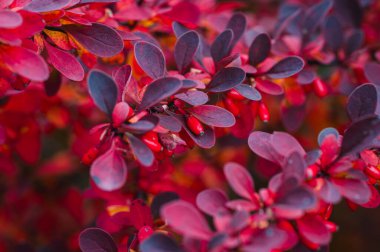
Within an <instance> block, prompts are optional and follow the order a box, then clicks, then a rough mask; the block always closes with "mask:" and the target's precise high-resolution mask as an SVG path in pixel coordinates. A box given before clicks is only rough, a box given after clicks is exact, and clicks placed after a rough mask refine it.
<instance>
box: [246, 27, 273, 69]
mask: <svg viewBox="0 0 380 252" xmlns="http://www.w3.org/2000/svg"><path fill="white" fill-rule="evenodd" d="M270 49H271V41H270V38H269V36H268V35H267V34H265V33H261V34H259V35H257V36H256V37H255V39H254V40H253V41H252V44H251V46H250V47H249V51H248V56H249V64H251V65H253V66H256V65H258V64H260V63H261V62H263V61H264V60H265V59H266V58H267V57H268V56H269V53H270Z"/></svg>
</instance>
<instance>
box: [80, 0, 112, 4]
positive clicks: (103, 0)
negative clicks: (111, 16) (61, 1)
mask: <svg viewBox="0 0 380 252" xmlns="http://www.w3.org/2000/svg"><path fill="white" fill-rule="evenodd" d="M118 1H119V0H80V1H79V2H80V3H81V4H85V3H114V2H118Z"/></svg>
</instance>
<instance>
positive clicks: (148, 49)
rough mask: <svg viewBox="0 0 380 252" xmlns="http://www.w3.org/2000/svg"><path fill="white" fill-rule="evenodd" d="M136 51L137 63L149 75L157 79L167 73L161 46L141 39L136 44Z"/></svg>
mask: <svg viewBox="0 0 380 252" xmlns="http://www.w3.org/2000/svg"><path fill="white" fill-rule="evenodd" d="M134 52H135V57H136V61H137V63H138V64H139V66H140V67H141V68H142V69H143V70H144V72H145V73H146V74H147V75H149V76H150V77H152V78H153V79H157V78H161V77H163V76H164V75H165V74H166V65H165V64H166V63H165V57H164V54H163V53H162V51H161V49H160V48H158V47H157V46H155V45H153V44H151V43H149V42H145V41H140V42H137V43H136V44H135V49H134Z"/></svg>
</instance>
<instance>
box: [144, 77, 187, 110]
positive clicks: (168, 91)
mask: <svg viewBox="0 0 380 252" xmlns="http://www.w3.org/2000/svg"><path fill="white" fill-rule="evenodd" d="M181 87H182V82H181V81H180V80H179V79H177V78H174V77H164V78H161V79H158V80H155V81H153V82H152V83H151V84H149V86H147V88H146V90H145V92H144V95H143V98H142V99H141V103H140V105H139V106H138V109H137V111H142V110H144V109H147V108H149V107H152V106H154V105H156V104H157V103H159V102H160V101H162V100H164V99H166V98H168V97H170V96H172V95H174V94H175V93H176V92H177V91H178V90H180V89H181Z"/></svg>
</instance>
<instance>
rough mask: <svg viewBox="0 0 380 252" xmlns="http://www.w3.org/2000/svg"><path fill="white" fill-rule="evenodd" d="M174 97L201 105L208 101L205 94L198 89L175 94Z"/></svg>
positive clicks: (194, 104) (191, 103)
mask: <svg viewBox="0 0 380 252" xmlns="http://www.w3.org/2000/svg"><path fill="white" fill-rule="evenodd" d="M175 97H176V98H178V99H180V100H182V101H184V102H186V103H188V104H190V105H193V106H199V105H203V104H205V103H207V102H208V96H207V94H205V93H204V92H202V91H198V90H189V91H187V92H184V93H180V94H176V95H175Z"/></svg>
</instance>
